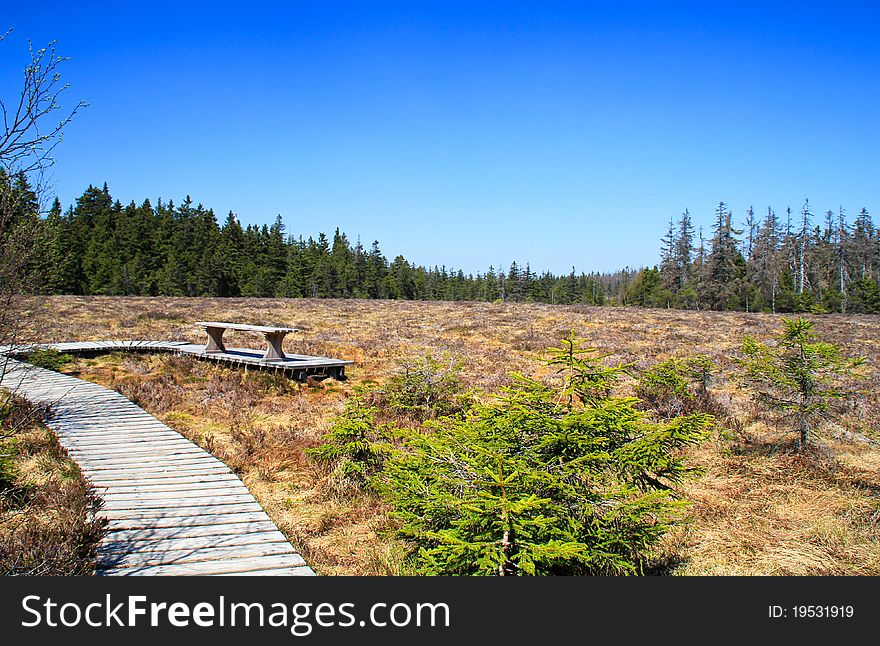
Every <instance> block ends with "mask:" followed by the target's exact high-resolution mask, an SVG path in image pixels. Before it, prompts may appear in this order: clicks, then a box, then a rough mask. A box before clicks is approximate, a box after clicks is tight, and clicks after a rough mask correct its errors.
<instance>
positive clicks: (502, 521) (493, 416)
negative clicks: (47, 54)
mask: <svg viewBox="0 0 880 646" xmlns="http://www.w3.org/2000/svg"><path fill="white" fill-rule="evenodd" d="M596 359H597V358H596V357H595V352H594V351H593V350H590V349H584V350H582V349H581V348H580V344H579V342H578V341H577V340H575V339H573V338H569V339H568V340H566V341H564V343H563V346H562V347H560V348H556V349H554V350H553V351H552V357H551V359H550V360H549V361H548V363H550V364H551V365H555V366H559V370H560V374H563V375H564V376H565V379H564V383H563V384H562V386H560V387H549V386H547V385H545V384H542V383H540V382H537V381H535V380H532V379H528V378H526V377H523V376H522V375H514V384H513V386H511V387H509V388H507V389H505V391H504V393H503V395H502V396H501V397H500V398H499V399H498V400H497V401H494V402H491V403H486V404H483V403H478V404H475V405H474V406H473V407H472V409H471V410H470V411H469V412H468V413H467V414H466V415H465V416H455V417H445V418H440V419H437V420H434V421H431V422H428V423H427V425H426V429H424V430H423V431H415V432H411V433H410V434H409V435H408V436H406V437H405V438H404V439H403V443H402V447H401V450H400V453H399V455H395V457H394V459H392V460H387V461H386V462H385V467H384V469H383V470H382V472H380V473H379V474H378V475H377V477H376V478H375V479H374V482H375V483H376V487H377V489H378V490H379V491H380V492H381V493H382V495H383V496H384V497H385V499H386V500H387V501H388V502H389V503H390V505H391V506H392V509H393V512H392V513H393V515H394V517H395V518H396V519H397V520H398V522H399V523H400V525H399V530H398V531H399V535H400V536H401V537H402V538H404V539H405V540H407V541H409V543H410V545H411V546H412V549H413V554H412V556H413V559H414V562H415V566H416V569H417V571H419V572H420V573H423V574H444V575H448V574H457V575H496V574H497V575H517V574H526V575H543V574H637V573H640V572H642V571H643V567H644V564H645V562H646V559H647V558H648V554H649V552H650V550H651V548H652V547H653V546H655V545H656V544H657V543H658V541H659V540H660V539H661V537H662V536H663V534H664V533H665V532H666V531H667V530H668V529H669V527H670V526H671V524H672V523H673V522H674V520H675V518H676V510H677V509H678V508H679V507H680V506H681V505H682V504H684V503H682V501H680V500H678V499H677V498H676V496H675V494H674V492H673V489H672V486H673V485H674V484H675V483H677V482H680V481H681V480H682V479H683V478H685V477H687V476H688V475H689V474H691V473H692V471H693V470H692V469H691V468H689V467H688V466H687V465H686V464H685V462H684V460H683V458H682V455H681V449H682V448H683V447H685V446H687V445H690V444H694V443H697V442H700V441H702V440H703V439H704V438H705V437H706V434H707V429H708V428H709V427H710V425H711V424H712V417H711V416H710V415H707V414H695V415H690V416H686V417H679V418H676V419H672V420H667V421H664V422H661V423H656V422H652V421H651V420H650V419H649V418H648V417H647V414H646V413H645V412H643V411H639V410H637V409H636V408H635V404H636V403H637V401H638V400H636V399H634V398H621V397H612V396H611V394H610V383H611V382H613V380H614V379H616V376H617V374H619V372H620V370H617V369H611V370H610V371H608V370H605V369H604V368H603V369H598V367H599V366H598V363H597V361H596ZM618 368H622V367H621V366H618Z"/></svg>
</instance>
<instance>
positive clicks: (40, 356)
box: [27, 348, 73, 372]
mask: <svg viewBox="0 0 880 646" xmlns="http://www.w3.org/2000/svg"><path fill="white" fill-rule="evenodd" d="M27 360H28V363H30V364H31V365H34V366H37V367H38V368H46V369H48V370H54V371H56V372H58V371H59V370H61V368H63V367H64V366H66V365H67V364H68V363H70V362H71V361H73V356H71V355H69V354H64V353H62V352H58V350H55V349H53V348H46V349H44V350H43V349H41V350H35V351H33V352H31V353H30V354H28V356H27Z"/></svg>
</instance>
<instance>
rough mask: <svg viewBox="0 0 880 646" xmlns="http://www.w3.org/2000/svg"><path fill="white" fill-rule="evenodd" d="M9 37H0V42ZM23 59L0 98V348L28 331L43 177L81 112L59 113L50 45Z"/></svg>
mask: <svg viewBox="0 0 880 646" xmlns="http://www.w3.org/2000/svg"><path fill="white" fill-rule="evenodd" d="M11 32H12V30H11V29H10V30H8V31H6V32H5V33H3V34H0V42H4V41H7V38H8V37H9V35H10V33H11ZM4 44H5V43H4ZM28 54H29V58H30V60H29V61H28V62H27V63H26V64H25V66H24V72H23V78H22V82H21V86H20V91H19V92H18V94H17V95H15V96H13V97H11V98H5V97H0V113H2V117H3V127H2V130H0V346H7V345H15V344H18V343H21V342H22V340H23V339H22V333H23V331H24V330H25V329H27V327H28V325H27V324H28V323H31V325H30V327H33V317H34V316H35V312H36V309H35V307H34V303H33V301H32V300H31V299H29V298H28V296H29V295H31V294H32V293H33V292H34V291H35V290H36V287H37V285H36V278H37V275H36V271H35V268H36V266H37V262H36V260H37V258H36V254H37V253H39V249H38V247H39V245H38V244H37V242H38V240H39V235H40V231H41V226H40V224H41V223H40V215H41V213H42V211H43V210H44V208H43V207H44V206H45V203H46V201H47V198H48V193H47V186H46V181H45V178H46V171H47V169H49V168H50V167H51V166H52V165H53V164H54V163H55V158H54V157H53V151H54V150H55V147H56V146H57V145H58V144H59V143H61V139H62V135H63V132H64V129H65V128H66V127H67V125H68V124H69V123H70V122H71V121H72V120H73V118H74V117H75V116H76V114H77V113H78V112H79V111H80V110H81V109H83V108H85V107H87V103H85V102H84V101H79V102H77V103H76V104H75V105H74V106H73V108H72V109H67V110H65V109H64V108H63V107H62V105H61V97H62V94H63V93H64V92H65V90H67V88H68V85H67V84H64V83H62V81H61V68H62V66H63V64H64V63H65V61H67V60H68V59H67V58H66V57H63V56H59V55H58V54H57V53H56V51H55V43H54V41H53V42H51V43H49V44H48V45H47V46H46V47H43V48H40V49H34V46H33V44H32V43H31V42H30V41H28ZM59 115H60V118H59ZM8 367H9V358H8V356H7V355H4V354H0V379H2V377H3V376H4V375H5V374H6V373H7V369H8ZM11 401H12V395H11V394H8V396H4V397H0V414H2V413H3V412H5V411H6V410H7V409H8V406H9V405H10V404H11ZM0 418H2V415H0Z"/></svg>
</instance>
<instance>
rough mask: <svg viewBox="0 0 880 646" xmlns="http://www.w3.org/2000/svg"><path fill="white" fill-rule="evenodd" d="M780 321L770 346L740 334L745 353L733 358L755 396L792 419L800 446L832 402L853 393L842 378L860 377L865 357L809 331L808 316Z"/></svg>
mask: <svg viewBox="0 0 880 646" xmlns="http://www.w3.org/2000/svg"><path fill="white" fill-rule="evenodd" d="M782 323H783V328H782V331H781V333H779V334H778V335H777V336H776V338H775V343H774V344H773V345H770V344H766V343H762V342H761V341H758V340H756V339H754V338H752V337H746V338H745V339H743V343H742V355H743V356H742V357H740V358H737V359H736V361H737V363H738V364H739V366H740V367H741V373H740V377H741V380H742V382H743V383H744V385H745V386H746V387H747V388H748V389H749V390H750V391H751V393H752V396H753V397H754V398H755V400H757V401H758V402H759V403H760V404H761V405H762V406H764V407H766V409H767V410H769V411H771V412H773V413H776V414H777V415H778V416H779V418H780V419H781V420H783V421H785V420H791V422H792V426H793V430H795V431H797V433H798V438H799V439H798V446H799V447H800V448H801V449H803V448H805V447H806V445H807V440H808V438H809V434H810V432H811V431H812V430H813V429H814V428H815V424H816V422H817V421H818V420H819V419H821V418H823V417H825V416H826V415H827V414H828V412H829V411H830V410H831V404H832V402H833V401H835V400H838V399H841V398H844V397H846V396H848V395H850V394H851V391H850V390H848V389H847V387H846V384H845V379H844V378H845V377H848V376H858V372H856V371H857V369H858V368H859V367H860V366H862V365H863V364H864V363H865V359H863V358H848V357H845V356H844V355H843V353H842V352H841V350H840V348H839V347H837V346H836V345H833V344H831V343H827V342H825V341H822V340H821V339H819V338H818V337H817V336H816V335H815V334H814V333H813V331H812V330H813V324H812V322H810V321H807V320H805V319H803V318H798V319H795V320H789V319H783V320H782Z"/></svg>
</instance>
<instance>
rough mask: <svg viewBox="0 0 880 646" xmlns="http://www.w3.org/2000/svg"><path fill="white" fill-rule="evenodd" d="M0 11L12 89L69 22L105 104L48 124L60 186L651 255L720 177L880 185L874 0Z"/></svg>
mask: <svg viewBox="0 0 880 646" xmlns="http://www.w3.org/2000/svg"><path fill="white" fill-rule="evenodd" d="M120 5H123V6H120ZM0 23H2V24H0V27H2V28H5V27H13V28H14V32H13V34H12V36H10V37H9V38H8V39H7V40H6V41H5V42H4V43H0V70H2V74H0V92H2V95H3V96H4V97H8V96H9V95H10V92H12V91H13V89H14V88H15V87H16V85H17V83H18V76H17V74H19V73H20V68H21V67H22V66H23V64H24V63H25V60H26V41H27V39H28V38H30V39H31V40H33V41H34V43H35V44H44V43H45V42H48V41H49V40H53V39H54V40H57V41H58V45H57V47H58V51H59V53H61V54H63V55H65V56H69V57H70V59H71V60H70V61H69V62H68V63H67V64H66V66H65V68H64V78H65V80H66V81H67V82H69V83H70V86H71V87H70V89H69V90H68V92H67V93H66V97H67V99H68V100H69V101H71V102H72V101H74V100H75V99H79V98H83V99H85V100H87V101H89V103H90V104H91V106H90V108H89V109H88V110H86V111H85V112H83V113H82V114H81V115H80V116H78V117H77V119H76V121H75V122H74V123H72V124H71V125H70V127H69V129H68V131H67V133H66V135H65V138H64V141H63V143H62V144H61V146H60V147H59V148H58V154H57V164H56V166H55V167H54V169H53V180H54V187H55V190H56V192H57V194H58V196H59V197H60V198H61V200H62V202H63V203H64V204H65V206H66V205H67V204H69V203H71V202H72V201H73V199H74V198H75V197H76V196H78V195H80V194H81V193H82V191H83V190H84V188H85V187H86V186H87V185H88V184H89V183H94V184H100V183H102V182H104V181H106V182H107V183H108V184H109V186H110V190H111V192H112V194H113V195H114V197H117V198H118V199H120V200H121V201H123V202H124V203H127V202H128V201H130V200H132V199H134V200H135V201H137V202H140V201H142V200H143V199H144V198H146V197H150V198H151V199H152V200H154V201H155V199H156V198H157V197H159V196H161V197H164V198H165V199H168V198H172V199H174V200H175V202H179V201H180V200H181V199H182V198H183V197H184V196H185V195H186V194H190V195H191V196H192V198H193V200H195V201H196V202H201V203H203V204H205V205H206V206H209V207H212V208H213V209H214V210H215V212H216V213H217V215H218V218H219V219H220V220H221V221H222V219H223V217H224V216H225V214H226V213H227V212H228V211H230V210H232V211H235V212H237V213H238V214H239V217H240V218H241V220H242V222H244V223H264V222H271V221H272V219H274V217H275V215H276V214H279V213H280V214H281V215H282V217H283V218H284V221H285V223H286V224H287V227H288V232H292V233H302V234H304V235H306V236H308V235H316V234H317V233H318V232H319V231H325V232H328V233H332V231H333V229H335V228H336V227H337V226H338V227H340V228H341V229H342V230H343V231H345V232H347V233H348V235H349V237H350V238H351V239H353V240H354V239H356V238H357V237H358V236H360V238H361V239H362V241H363V242H364V244H365V245H369V243H370V242H371V241H372V240H373V239H378V240H379V241H380V243H381V246H382V249H383V251H384V252H385V253H386V255H388V256H389V257H393V256H394V255H396V254H398V253H402V254H404V255H406V256H407V258H409V259H411V260H414V261H416V262H418V263H420V264H426V265H434V264H438V265H439V264H446V265H447V267H448V266H454V267H456V268H459V267H461V268H463V269H465V271H478V270H485V268H486V267H487V266H488V265H489V264H494V265H495V266H496V267H497V266H498V265H503V266H505V267H506V266H507V265H509V263H510V261H511V260H514V259H515V260H517V261H519V262H523V263H524V262H529V263H530V264H531V266H532V268H533V269H536V270H543V269H549V270H551V271H554V272H567V271H568V270H569V269H570V268H571V266H572V265H574V266H576V267H577V268H578V269H579V270H585V271H590V270H601V271H605V270H613V269H617V268H620V267H623V266H627V265H628V266H632V267H636V266H641V265H645V264H653V263H655V262H657V256H658V246H659V239H660V238H661V237H662V235H663V233H664V231H665V227H666V223H667V222H668V219H669V217H670V216H675V217H677V216H678V214H679V213H680V212H681V211H682V210H683V209H684V208H685V207H687V208H688V209H690V211H691V212H692V213H693V214H694V216H695V219H696V220H697V222H698V223H701V224H704V225H708V224H709V223H710V221H711V214H712V211H713V209H714V207H715V205H716V204H717V202H718V201H719V200H724V201H725V202H727V203H728V204H729V205H730V206H731V208H732V210H733V212H734V216H735V218H736V219H737V220H742V218H743V217H744V214H745V210H746V209H747V208H748V207H749V205H754V207H755V209H756V210H757V211H758V212H759V213H763V212H764V211H766V207H767V206H768V205H772V206H774V207H775V208H776V210H777V211H779V212H781V211H783V210H784V209H785V207H786V206H789V205H790V206H791V207H792V208H793V209H795V210H799V209H800V207H801V205H802V204H803V201H804V198H806V197H808V198H809V199H810V202H811V204H812V205H813V210H814V212H816V213H817V214H819V215H817V218H818V217H821V215H820V214H821V213H822V212H823V211H824V210H826V209H829V208H830V209H836V208H837V207H838V206H840V205H841V204H842V205H843V206H844V207H845V208H846V209H847V211H848V212H849V213H850V214H851V215H854V214H855V212H857V211H858V209H860V208H862V207H867V208H868V209H869V210H874V209H875V208H876V207H878V206H880V204H878V195H877V180H878V177H880V173H878V170H880V168H878V166H880V164H878V158H877V151H878V150H880V103H878V98H880V97H878V95H880V44H878V39H877V38H876V33H877V27H878V24H880V10H878V9H876V8H874V7H873V6H872V5H871V4H870V3H865V4H855V3H850V4H847V3H833V4H831V3H828V4H816V5H811V4H809V3H797V4H795V3H766V2H765V3H760V4H759V3H755V4H753V5H750V4H748V3H743V2H737V3H729V4H725V3H717V2H712V3H708V2H704V3H662V6H660V3H650V4H638V3H601V4H596V5H592V4H590V3H585V2H582V3H562V2H540V3H538V2H533V3H515V2H505V3H480V2H466V3H457V2H451V1H450V2H442V3H431V2H422V3H419V2H406V3H405V2H398V3H382V2H378V1H377V2H361V3H331V2H288V3H277V5H275V6H273V5H270V4H261V3H251V4H244V3H235V5H230V6H226V5H224V4H222V3H205V4H203V5H197V4H194V3H182V2H177V3H162V2H150V3H142V5H135V4H134V3H131V6H129V3H91V2H77V3H72V2H66V3H58V4H53V3H52V2H43V3H40V4H38V5H33V8H28V7H27V6H26V5H25V4H23V3H16V4H15V5H13V6H5V7H4V9H3V12H2V14H0Z"/></svg>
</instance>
